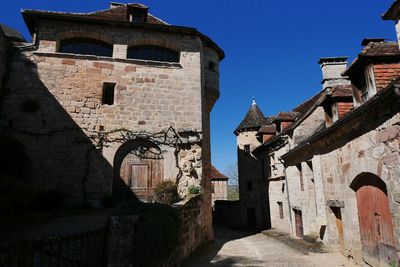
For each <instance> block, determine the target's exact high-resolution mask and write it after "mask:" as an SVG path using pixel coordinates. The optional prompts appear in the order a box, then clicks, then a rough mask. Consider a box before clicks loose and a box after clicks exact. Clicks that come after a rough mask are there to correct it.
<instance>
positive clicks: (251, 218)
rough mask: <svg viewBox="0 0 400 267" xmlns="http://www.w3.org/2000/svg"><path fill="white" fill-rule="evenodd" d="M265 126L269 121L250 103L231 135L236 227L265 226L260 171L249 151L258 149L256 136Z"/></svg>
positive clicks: (265, 201) (265, 205)
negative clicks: (236, 194) (236, 186)
mask: <svg viewBox="0 0 400 267" xmlns="http://www.w3.org/2000/svg"><path fill="white" fill-rule="evenodd" d="M268 122H269V118H265V117H264V114H263V113H262V111H261V110H260V108H259V107H258V106H257V104H256V102H255V100H254V99H253V103H252V104H251V107H250V109H249V110H248V112H247V114H246V116H245V117H244V119H243V121H242V122H241V123H240V124H239V126H238V127H237V128H236V130H235V131H234V134H235V135H236V140H237V156H238V177H239V199H240V207H239V214H240V218H241V221H240V223H239V225H240V226H247V227H249V228H258V229H265V228H266V227H268V226H269V225H268V222H269V220H268V219H267V218H268V197H267V188H266V187H265V181H264V175H263V168H262V164H260V162H259V161H258V159H257V158H256V157H254V155H253V151H254V150H255V149H256V148H257V147H258V146H259V145H260V140H259V137H258V136H257V133H258V131H259V130H260V128H261V126H262V125H265V124H268Z"/></svg>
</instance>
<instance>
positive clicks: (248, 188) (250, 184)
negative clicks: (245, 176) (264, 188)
mask: <svg viewBox="0 0 400 267" xmlns="http://www.w3.org/2000/svg"><path fill="white" fill-rule="evenodd" d="M247 191H253V182H252V181H247Z"/></svg>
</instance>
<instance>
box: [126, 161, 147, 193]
mask: <svg viewBox="0 0 400 267" xmlns="http://www.w3.org/2000/svg"><path fill="white" fill-rule="evenodd" d="M129 177H130V178H129V181H128V183H129V186H130V188H131V190H132V192H133V193H134V194H135V195H136V196H137V197H138V198H139V199H146V200H147V199H148V198H149V193H150V188H149V186H150V184H151V167H150V164H149V163H148V162H144V163H130V165H129Z"/></svg>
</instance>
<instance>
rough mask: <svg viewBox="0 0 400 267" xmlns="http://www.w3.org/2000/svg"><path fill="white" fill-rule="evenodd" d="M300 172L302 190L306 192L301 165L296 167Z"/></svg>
mask: <svg viewBox="0 0 400 267" xmlns="http://www.w3.org/2000/svg"><path fill="white" fill-rule="evenodd" d="M296 167H297V169H298V171H299V176H300V190H301V191H304V181H303V169H302V167H301V163H300V164H297V165H296Z"/></svg>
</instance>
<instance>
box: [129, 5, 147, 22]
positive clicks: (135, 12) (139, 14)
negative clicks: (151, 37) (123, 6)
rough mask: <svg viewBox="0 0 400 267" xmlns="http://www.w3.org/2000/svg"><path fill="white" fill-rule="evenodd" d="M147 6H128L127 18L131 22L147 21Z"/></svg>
mask: <svg viewBox="0 0 400 267" xmlns="http://www.w3.org/2000/svg"><path fill="white" fill-rule="evenodd" d="M147 11H148V9H147V8H144V7H137V6H130V7H128V11H127V12H128V13H127V15H128V18H127V19H128V20H129V21H130V22H132V23H146V22H147Z"/></svg>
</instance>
